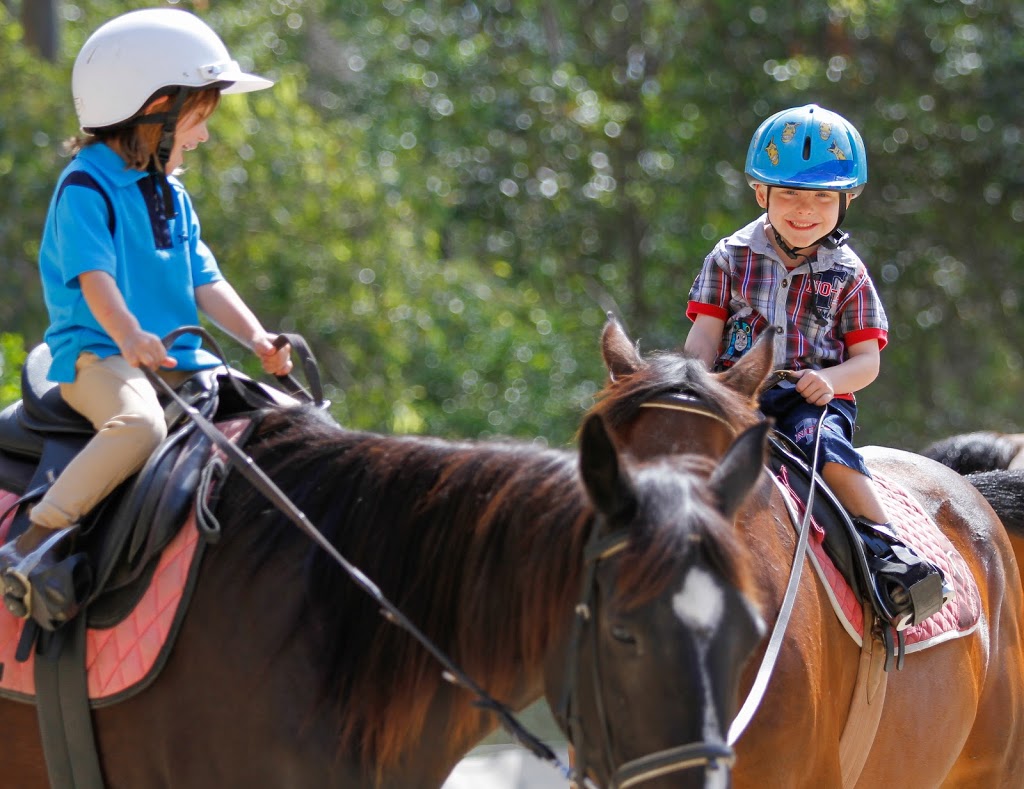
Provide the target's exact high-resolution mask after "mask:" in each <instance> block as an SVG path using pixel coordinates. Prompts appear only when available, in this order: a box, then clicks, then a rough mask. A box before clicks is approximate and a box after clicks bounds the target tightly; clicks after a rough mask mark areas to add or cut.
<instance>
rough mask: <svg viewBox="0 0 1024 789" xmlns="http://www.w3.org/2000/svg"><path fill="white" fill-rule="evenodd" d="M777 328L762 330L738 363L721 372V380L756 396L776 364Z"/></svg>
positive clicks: (734, 388) (747, 394)
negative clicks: (775, 339)
mask: <svg viewBox="0 0 1024 789" xmlns="http://www.w3.org/2000/svg"><path fill="white" fill-rule="evenodd" d="M774 338H775V328H774V327H769V328H768V329H766V330H765V331H763V332H761V336H760V337H758V338H757V342H755V343H754V347H753V348H751V349H750V350H749V351H747V352H746V353H745V354H744V355H743V356H742V357H741V358H740V360H739V361H738V362H736V364H734V365H733V366H732V367H730V368H729V369H728V370H727V371H726V372H724V373H720V375H721V381H722V383H723V384H725V385H726V386H728V387H729V388H730V389H732V390H733V391H736V392H739V393H740V394H743V395H746V396H747V397H749V398H754V397H756V396H757V394H758V393H759V390H760V389H761V384H763V383H764V380H765V378H767V377H768V373H770V372H771V371H772V366H773V365H774V364H775V341H774Z"/></svg>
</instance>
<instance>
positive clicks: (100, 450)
mask: <svg viewBox="0 0 1024 789" xmlns="http://www.w3.org/2000/svg"><path fill="white" fill-rule="evenodd" d="M75 370H76V375H75V380H74V382H72V383H70V384H60V393H61V395H62V396H63V397H64V400H65V401H67V403H68V405H70V406H71V407H72V408H74V409H75V410H76V411H77V412H78V413H80V414H81V415H82V416H84V417H85V418H86V419H88V420H89V421H90V422H91V423H92V426H93V427H94V428H96V435H95V436H93V438H92V439H91V440H90V441H89V443H87V444H86V445H85V447H84V448H83V449H82V451H81V452H79V453H78V455H76V456H75V457H74V459H72V461H71V462H70V463H68V465H67V467H66V468H65V469H64V471H63V472H62V473H61V475H60V476H59V477H58V478H57V481H56V482H54V483H53V486H52V487H51V488H50V489H49V490H48V491H46V494H45V495H44V496H43V498H42V499H40V501H39V502H38V503H37V504H36V505H35V506H34V507H33V508H32V513H31V515H30V516H29V517H30V519H31V521H32V522H33V523H36V524H39V525H40V526H45V527H47V528H50V529H59V528H62V527H64V526H69V525H71V524H72V523H76V522H78V521H79V520H80V519H81V518H82V517H84V516H85V515H87V514H88V513H89V511H90V510H91V509H92V508H93V507H95V506H96V505H97V504H99V502H100V501H102V499H103V498H104V497H105V496H106V495H107V494H109V493H110V492H111V491H112V490H114V488H116V487H117V486H118V485H120V484H121V483H122V482H124V480H125V479H127V478H128V477H130V476H131V475H132V474H134V473H135V472H136V471H138V470H139V469H141V468H142V466H143V465H145V463H146V460H147V459H148V458H149V456H150V454H151V453H152V452H153V450H154V449H156V448H157V446H159V444H160V442H161V441H163V440H164V438H165V437H166V436H167V426H166V423H165V422H164V410H163V408H162V407H161V406H160V403H159V401H158V400H157V396H156V390H155V389H153V385H152V384H150V382H149V381H148V380H146V376H145V374H144V373H143V372H142V370H140V369H138V368H137V367H132V366H131V365H130V364H128V362H126V361H125V360H124V357H123V356H108V357H107V358H105V359H100V358H99V357H98V356H96V355H95V354H93V353H88V352H83V353H82V354H80V355H79V357H78V360H77V361H76V363H75ZM190 374H191V372H188V371H182V372H178V371H175V370H161V371H160V372H159V375H160V376H161V377H162V378H164V380H166V381H167V382H168V383H170V384H171V385H172V386H177V385H178V384H180V383H181V382H182V381H183V380H184V379H185V378H187V377H188V376H189V375H190Z"/></svg>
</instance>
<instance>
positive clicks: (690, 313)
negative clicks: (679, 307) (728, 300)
mask: <svg viewBox="0 0 1024 789" xmlns="http://www.w3.org/2000/svg"><path fill="white" fill-rule="evenodd" d="M698 315H710V316H711V317H712V318H718V319H720V320H723V321H724V320H726V319H727V318H728V317H729V310H727V309H725V308H724V307H719V306H718V305H717V304H705V303H703V302H701V301H691V302H689V303H687V305H686V317H687V318H689V319H690V320H691V321H695V320H697V316H698Z"/></svg>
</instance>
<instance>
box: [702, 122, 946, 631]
mask: <svg viewBox="0 0 1024 789" xmlns="http://www.w3.org/2000/svg"><path fill="white" fill-rule="evenodd" d="M745 172H746V176H747V181H748V183H749V184H750V186H751V187H752V188H753V189H754V193H755V196H756V199H757V203H758V205H759V206H760V207H761V208H763V209H764V210H765V213H764V214H762V215H761V216H760V217H758V218H757V219H756V220H755V221H753V222H751V223H750V224H749V225H747V226H746V227H744V228H742V229H741V230H738V231H737V232H735V233H733V234H732V235H730V236H728V237H727V238H724V239H722V240H721V241H719V242H718V244H717V246H716V247H715V249H714V250H713V251H712V252H711V254H709V255H708V256H707V258H706V259H705V261H704V265H703V267H702V269H701V271H700V274H699V275H698V276H697V279H696V281H695V282H694V285H693V288H692V289H691V291H690V295H689V302H688V305H687V311H686V314H687V317H688V318H690V319H691V320H692V321H693V327H692V328H691V330H690V333H689V334H688V336H687V338H686V343H685V350H686V351H687V352H689V353H691V354H693V355H694V356H696V357H698V358H699V359H701V360H703V361H704V363H705V364H707V365H708V366H709V367H711V368H713V369H715V370H723V369H726V368H728V367H730V366H732V365H733V364H734V363H735V362H736V360H737V359H739V357H740V356H742V355H743V353H744V352H746V350H747V349H748V348H750V347H751V345H752V344H753V342H754V340H755V339H756V338H757V337H758V336H759V335H760V334H761V333H762V332H764V331H770V332H773V333H774V343H775V361H776V366H777V367H780V368H782V369H784V370H785V371H786V374H785V376H784V377H783V378H782V380H780V381H779V382H778V383H777V384H776V385H775V386H773V387H771V388H770V389H768V390H767V391H766V392H764V393H763V394H762V397H761V410H762V411H763V412H764V413H765V414H766V415H767V416H770V417H772V418H774V419H775V421H776V427H777V429H778V430H780V431H781V432H782V433H783V434H785V435H787V436H788V437H789V438H790V439H792V440H793V441H794V442H795V443H796V444H797V445H798V446H799V447H801V448H802V449H803V450H805V453H806V454H807V456H808V457H811V456H813V447H814V442H815V440H816V438H817V433H818V430H817V425H818V421H819V418H820V417H821V415H822V411H824V412H825V416H824V421H823V423H822V425H821V430H820V434H821V435H820V454H819V457H820V458H821V459H822V465H821V469H820V471H821V474H822V476H823V477H824V479H825V481H826V482H827V483H828V484H829V486H830V487H831V488H832V489H833V491H834V492H835V494H836V496H837V498H838V499H839V500H840V502H841V503H842V504H843V506H844V507H846V509H847V510H848V511H849V513H850V514H851V516H853V517H854V519H855V522H856V523H857V525H858V530H859V531H861V533H862V534H869V535H871V536H872V537H876V536H879V535H880V538H881V539H882V540H883V541H884V542H887V543H890V544H891V543H892V542H893V535H892V532H891V529H890V528H889V525H888V516H887V514H886V511H885V507H884V505H883V504H882V502H881V500H880V499H879V497H878V494H877V492H876V490H875V486H874V484H873V482H872V479H871V473H870V472H869V471H868V468H867V465H866V464H865V463H864V460H863V458H862V457H861V456H860V454H859V453H858V452H857V451H856V450H855V449H854V447H853V431H854V428H855V425H856V419H857V403H856V399H855V397H854V394H853V393H854V392H856V391H859V390H861V389H863V388H864V387H866V386H868V385H869V384H870V383H871V382H872V381H874V380H875V378H876V377H877V376H878V370H879V357H880V352H881V350H882V348H884V347H885V345H886V342H887V340H888V323H887V321H886V317H885V310H884V309H883V307H882V303H881V301H880V299H879V297H878V293H877V292H876V290H875V287H874V285H873V283H872V282H871V278H870V276H868V272H867V269H866V268H865V266H864V264H863V263H862V262H861V260H860V258H858V257H857V255H856V253H854V252H853V250H851V249H850V248H849V247H848V246H847V245H846V242H847V239H848V235H847V234H846V233H845V232H843V231H842V230H841V229H840V225H841V224H842V222H843V219H844V218H845V216H846V212H847V209H848V208H849V206H850V203H851V202H852V201H853V200H854V199H855V198H856V197H857V196H858V195H860V193H861V192H862V191H863V189H864V185H865V184H866V183H867V155H866V152H865V150H864V143H863V141H862V140H861V136H860V134H859V133H858V132H857V130H856V129H855V128H854V127H853V125H852V124H851V123H850V122H849V121H847V120H846V119H845V118H843V117H842V116H840V115H837V114H836V113H834V112H831V111H830V110H827V109H824V108H822V107H819V106H817V105H814V104H810V105H807V106H804V107H796V108H793V109H788V110H784V111H782V112H779V113H776V114H775V115H773V116H772V117H770V118H768V119H767V120H766V121H764V123H762V124H761V126H760V127H759V128H758V130H757V131H756V132H755V134H754V136H753V139H752V140H751V143H750V148H749V150H748V152H747V160H746V167H745ZM904 547H905V546H902V545H900V551H902V550H903V549H904ZM909 558H910V559H911V561H913V559H915V558H916V557H913V556H910V557H909ZM918 561H919V562H920V564H919V565H915V567H914V571H913V572H912V573H911V574H910V576H909V577H908V578H907V579H906V580H908V581H909V583H908V584H907V585H906V587H905V588H901V589H890V590H888V591H891V592H892V595H891V597H895V599H889V598H890V595H887V594H886V593H885V591H886V590H883V593H882V594H881V595H880V596H881V598H882V603H883V605H884V606H885V607H886V609H887V613H889V614H891V619H892V621H893V623H894V624H895V625H896V626H897V627H898V628H902V627H905V626H907V625H909V624H915V623H918V622H920V621H921V620H922V619H924V618H926V617H927V616H930V615H931V614H932V613H935V611H937V610H939V608H940V607H941V606H942V604H943V602H945V600H946V599H948V598H949V596H950V594H951V592H950V590H949V589H948V588H947V587H944V579H943V578H942V574H941V571H940V570H939V569H938V568H936V567H935V566H934V565H932V564H931V563H929V562H925V561H923V560H918ZM918 584H920V585H918ZM898 586H901V585H900V584H898ZM925 592H927V594H922V593H925Z"/></svg>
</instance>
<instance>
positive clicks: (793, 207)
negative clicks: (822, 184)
mask: <svg viewBox="0 0 1024 789" xmlns="http://www.w3.org/2000/svg"><path fill="white" fill-rule="evenodd" d="M755 193H756V195H757V203H758V205H760V206H761V208H766V209H768V221H769V223H770V224H771V226H772V227H773V228H774V229H775V230H776V231H777V232H778V234H779V235H780V236H782V239H783V240H784V241H785V242H786V243H787V244H789V246H790V247H792V248H793V249H809V248H811V247H815V246H817V244H818V242H819V241H820V240H821V238H822V237H823V236H826V235H828V234H829V233H831V232H832V230H833V229H834V228H835V227H836V225H837V224H838V222H839V201H840V195H839V192H829V191H824V190H808V189H792V188H789V187H783V186H775V187H771V188H770V189H769V187H767V186H765V185H763V184H758V185H757V187H756V189H755Z"/></svg>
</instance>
